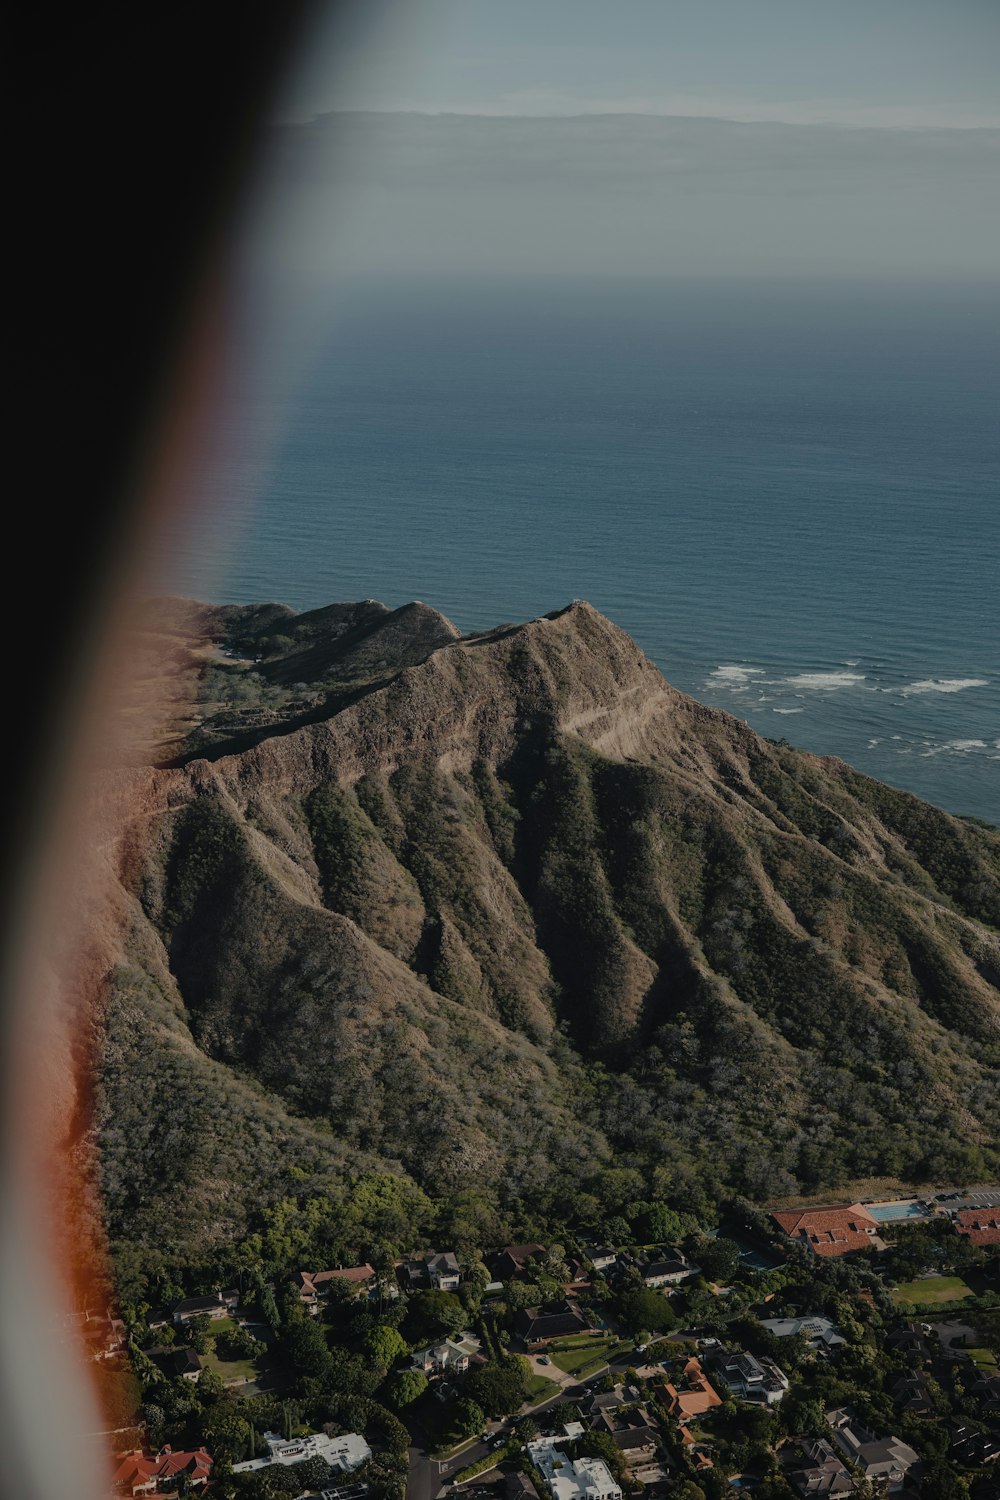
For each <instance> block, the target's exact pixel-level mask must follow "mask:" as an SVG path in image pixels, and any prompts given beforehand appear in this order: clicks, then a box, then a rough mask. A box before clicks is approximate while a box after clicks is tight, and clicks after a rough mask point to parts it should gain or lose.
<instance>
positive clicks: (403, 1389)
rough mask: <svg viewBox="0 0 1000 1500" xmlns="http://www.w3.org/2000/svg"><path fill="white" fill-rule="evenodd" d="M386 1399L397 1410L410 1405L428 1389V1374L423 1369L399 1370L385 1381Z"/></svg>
mask: <svg viewBox="0 0 1000 1500" xmlns="http://www.w3.org/2000/svg"><path fill="white" fill-rule="evenodd" d="M384 1389H385V1395H386V1400H387V1401H388V1402H389V1404H390V1405H391V1406H395V1407H396V1409H397V1410H400V1411H401V1410H402V1408H403V1407H404V1406H410V1405H412V1403H413V1402H414V1401H416V1399H417V1397H418V1396H422V1395H423V1394H424V1391H426V1389H427V1376H426V1375H425V1374H424V1372H423V1371H422V1370H397V1371H396V1373H395V1375H390V1376H389V1379H388V1380H387V1381H386V1383H385V1387H384Z"/></svg>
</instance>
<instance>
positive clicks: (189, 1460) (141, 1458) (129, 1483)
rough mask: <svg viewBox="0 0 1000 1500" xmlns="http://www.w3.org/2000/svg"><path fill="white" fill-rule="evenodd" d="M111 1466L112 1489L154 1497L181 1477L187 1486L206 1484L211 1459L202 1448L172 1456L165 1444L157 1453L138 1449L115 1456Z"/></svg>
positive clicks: (169, 1487) (209, 1472) (170, 1487)
mask: <svg viewBox="0 0 1000 1500" xmlns="http://www.w3.org/2000/svg"><path fill="white" fill-rule="evenodd" d="M115 1465H116V1467H115V1470H114V1473H113V1474H112V1483H113V1484H114V1486H115V1488H116V1489H118V1490H120V1491H122V1493H123V1494H129V1495H155V1494H156V1492H157V1490H162V1489H173V1488H174V1487H175V1485H176V1484H177V1481H178V1480H179V1479H180V1476H181V1475H182V1474H184V1475H186V1477H187V1483H188V1485H189V1486H194V1485H204V1484H207V1483H208V1480H209V1477H210V1475H211V1472H212V1455H211V1454H210V1453H208V1452H206V1450H205V1449H204V1448H193V1449H188V1450H184V1451H181V1452H179V1453H175V1452H174V1450H173V1449H172V1448H171V1447H170V1444H169V1443H168V1444H167V1445H166V1446H165V1447H163V1448H161V1449H160V1450H159V1452H158V1453H144V1452H143V1451H142V1449H141V1448H133V1450H132V1451H131V1453H117V1454H116V1455H115Z"/></svg>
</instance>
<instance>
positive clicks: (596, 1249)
mask: <svg viewBox="0 0 1000 1500" xmlns="http://www.w3.org/2000/svg"><path fill="white" fill-rule="evenodd" d="M583 1254H584V1257H585V1259H587V1260H589V1261H590V1264H591V1265H592V1266H593V1268H594V1270H595V1271H607V1270H608V1269H609V1268H610V1267H611V1266H614V1265H617V1263H618V1252H617V1250H610V1249H609V1248H608V1246H607V1245H591V1246H590V1247H589V1248H588V1249H586V1250H584V1252H583Z"/></svg>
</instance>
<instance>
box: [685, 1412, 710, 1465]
mask: <svg viewBox="0 0 1000 1500" xmlns="http://www.w3.org/2000/svg"><path fill="white" fill-rule="evenodd" d="M677 1431H678V1433H679V1435H680V1440H681V1442H682V1444H683V1445H684V1447H685V1449H686V1450H687V1456H688V1458H689V1459H690V1460H691V1462H692V1463H693V1464H694V1466H695V1468H696V1469H714V1468H715V1464H714V1463H713V1461H712V1455H711V1454H710V1453H709V1451H708V1449H707V1448H706V1447H705V1444H704V1443H700V1442H699V1441H698V1439H697V1438H696V1437H695V1435H694V1433H693V1432H692V1431H691V1429H690V1427H685V1425H684V1423H683V1422H679V1423H678V1425H677Z"/></svg>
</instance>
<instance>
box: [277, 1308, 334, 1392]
mask: <svg viewBox="0 0 1000 1500" xmlns="http://www.w3.org/2000/svg"><path fill="white" fill-rule="evenodd" d="M284 1345H285V1353H286V1355H287V1356H288V1362H289V1364H290V1365H291V1366H292V1369H293V1370H294V1371H295V1373H296V1375H298V1376H300V1377H301V1376H312V1377H314V1378H315V1379H319V1378H321V1377H322V1376H323V1375H325V1374H326V1373H327V1372H328V1371H329V1369H330V1366H331V1365H332V1363H333V1357H332V1355H331V1353H330V1349H329V1346H328V1344H327V1342H326V1337H325V1335H324V1333H323V1330H322V1328H320V1327H319V1326H318V1324H316V1323H314V1322H313V1320H312V1319H311V1318H301V1319H299V1320H298V1321H297V1322H295V1323H290V1324H289V1325H288V1326H287V1328H286V1330H285V1334H284Z"/></svg>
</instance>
